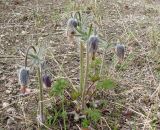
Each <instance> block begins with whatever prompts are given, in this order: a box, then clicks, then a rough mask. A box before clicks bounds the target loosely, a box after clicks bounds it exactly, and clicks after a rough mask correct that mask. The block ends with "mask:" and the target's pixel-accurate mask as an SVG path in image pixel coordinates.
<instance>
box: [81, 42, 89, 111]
mask: <svg viewBox="0 0 160 130" xmlns="http://www.w3.org/2000/svg"><path fill="white" fill-rule="evenodd" d="M88 49H89V45H88V44H87V48H86V68H85V77H84V87H83V92H82V109H85V107H86V106H85V91H86V88H87V80H88V71H89V52H88Z"/></svg>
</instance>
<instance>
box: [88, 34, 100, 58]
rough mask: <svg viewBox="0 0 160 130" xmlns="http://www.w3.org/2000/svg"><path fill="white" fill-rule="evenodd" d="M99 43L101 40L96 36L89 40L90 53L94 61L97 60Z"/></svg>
mask: <svg viewBox="0 0 160 130" xmlns="http://www.w3.org/2000/svg"><path fill="white" fill-rule="evenodd" d="M98 43H99V39H98V37H97V36H96V35H92V36H90V38H89V41H88V44H89V52H90V53H91V54H92V60H94V59H95V53H96V52H97V49H98Z"/></svg>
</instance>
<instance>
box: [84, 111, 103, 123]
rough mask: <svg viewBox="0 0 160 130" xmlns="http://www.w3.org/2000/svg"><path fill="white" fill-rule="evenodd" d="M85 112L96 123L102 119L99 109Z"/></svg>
mask: <svg viewBox="0 0 160 130" xmlns="http://www.w3.org/2000/svg"><path fill="white" fill-rule="evenodd" d="M85 112H86V114H87V115H88V117H89V118H90V119H91V120H92V121H94V122H97V121H99V120H100V118H101V113H100V111H99V110H98V109H91V108H88V109H86V111H85Z"/></svg>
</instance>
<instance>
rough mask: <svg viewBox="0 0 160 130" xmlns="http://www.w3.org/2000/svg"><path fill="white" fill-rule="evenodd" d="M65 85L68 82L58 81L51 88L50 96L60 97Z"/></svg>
mask: <svg viewBox="0 0 160 130" xmlns="http://www.w3.org/2000/svg"><path fill="white" fill-rule="evenodd" d="M67 85H68V82H67V81H66V80H65V79H58V80H57V81H56V82H55V83H54V85H53V86H52V88H51V93H50V94H51V96H52V95H54V94H55V95H62V94H63V92H64V89H65V88H66V86H67Z"/></svg>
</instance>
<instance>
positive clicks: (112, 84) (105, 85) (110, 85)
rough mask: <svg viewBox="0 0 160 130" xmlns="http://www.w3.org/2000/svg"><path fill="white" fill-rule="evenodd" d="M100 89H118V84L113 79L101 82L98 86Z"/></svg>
mask: <svg viewBox="0 0 160 130" xmlns="http://www.w3.org/2000/svg"><path fill="white" fill-rule="evenodd" d="M96 87H97V88H98V89H112V88H114V87H116V83H115V82H114V81H113V80H111V79H105V80H103V81H99V82H98V83H97V86H96Z"/></svg>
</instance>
